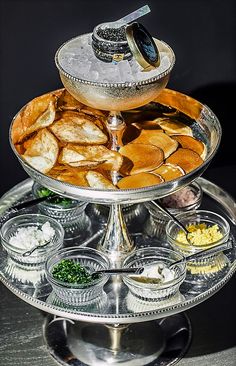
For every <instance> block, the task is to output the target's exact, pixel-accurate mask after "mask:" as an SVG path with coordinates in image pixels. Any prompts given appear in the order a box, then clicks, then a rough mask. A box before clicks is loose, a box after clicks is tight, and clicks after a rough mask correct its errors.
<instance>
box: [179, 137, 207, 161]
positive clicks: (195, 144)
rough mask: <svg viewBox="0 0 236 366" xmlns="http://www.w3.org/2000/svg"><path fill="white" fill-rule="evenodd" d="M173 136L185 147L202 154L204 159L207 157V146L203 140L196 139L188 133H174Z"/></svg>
mask: <svg viewBox="0 0 236 366" xmlns="http://www.w3.org/2000/svg"><path fill="white" fill-rule="evenodd" d="M172 138H173V139H174V140H176V141H177V142H178V143H179V144H180V146H181V147H183V148H184V149H190V150H193V151H195V152H196V153H197V154H198V155H200V156H201V158H202V159H205V157H206V154H207V148H206V145H205V144H204V143H203V142H202V141H199V140H196V139H195V138H193V137H191V136H186V135H176V136H175V135H173V136H172Z"/></svg>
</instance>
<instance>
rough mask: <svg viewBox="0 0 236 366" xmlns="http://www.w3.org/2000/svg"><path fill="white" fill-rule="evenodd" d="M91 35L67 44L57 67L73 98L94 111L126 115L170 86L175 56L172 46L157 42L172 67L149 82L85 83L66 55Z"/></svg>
mask: <svg viewBox="0 0 236 366" xmlns="http://www.w3.org/2000/svg"><path fill="white" fill-rule="evenodd" d="M88 36H89V35H86V34H84V35H82V36H79V37H76V38H73V39H71V40H69V41H67V42H65V43H64V44H63V45H62V46H61V47H60V48H59V49H58V51H57V53H56V56H55V63H56V66H57V68H58V70H59V74H60V77H61V80H62V83H63V85H64V86H65V88H66V89H67V90H68V92H69V93H70V94H71V95H73V97H74V98H75V99H77V100H79V101H80V102H81V103H84V104H86V105H88V106H90V107H93V108H97V109H102V110H107V111H124V110H127V109H133V108H137V107H139V106H142V105H144V104H147V103H149V102H150V101H151V100H154V99H155V98H156V97H157V95H158V94H159V93H160V92H161V91H162V89H164V88H165V86H166V85H167V83H168V80H169V77H170V72H171V70H172V68H173V67H174V64H175V55H174V52H173V50H172V49H171V47H170V46H169V45H167V44H166V43H165V42H163V41H159V40H157V39H155V42H156V44H157V46H158V49H159V52H164V53H165V54H167V55H168V57H169V67H167V68H166V69H165V70H163V72H161V73H159V74H157V75H156V76H153V77H149V78H148V77H147V79H145V80H140V81H135V82H134V81H130V82H115V81H114V82H97V81H90V80H84V79H82V78H79V77H77V76H75V75H72V72H71V71H69V70H70V68H69V67H68V64H66V66H64V62H63V60H64V58H65V55H66V53H67V52H68V53H69V52H74V51H73V50H74V49H75V48H76V47H79V45H80V43H81V42H83V40H84V39H86V37H88Z"/></svg>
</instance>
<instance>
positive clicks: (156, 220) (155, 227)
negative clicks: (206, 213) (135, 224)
mask: <svg viewBox="0 0 236 366" xmlns="http://www.w3.org/2000/svg"><path fill="white" fill-rule="evenodd" d="M187 187H188V188H190V189H191V191H192V192H193V193H194V194H195V196H196V200H195V201H194V203H191V204H189V205H186V206H183V207H179V208H176V207H175V208H173V207H169V206H168V205H166V204H165V198H163V199H161V200H160V203H161V204H162V206H164V207H165V208H167V209H168V211H170V213H171V214H172V215H178V214H180V213H182V212H188V211H192V210H197V209H198V208H199V207H200V205H201V203H202V196H203V192H202V188H201V187H200V185H199V184H198V183H196V182H192V183H191V184H189V185H188V186H187ZM185 188H186V187H185ZM185 188H183V189H185ZM180 191H181V190H179V191H178V192H180ZM178 192H176V193H174V195H176V194H178ZM171 196H172V195H170V196H168V197H170V198H171ZM157 203H158V201H157ZM146 206H147V208H148V210H149V212H150V217H149V219H148V220H147V221H146V223H145V227H144V233H145V234H146V235H148V236H150V237H158V238H159V239H161V240H166V225H167V224H168V222H169V220H170V218H169V216H167V215H165V214H164V213H162V212H161V211H158V209H157V207H154V206H153V205H150V204H149V203H148V202H147V203H146Z"/></svg>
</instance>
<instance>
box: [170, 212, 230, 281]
mask: <svg viewBox="0 0 236 366" xmlns="http://www.w3.org/2000/svg"><path fill="white" fill-rule="evenodd" d="M177 218H178V219H179V220H180V222H181V223H182V224H183V225H184V226H185V227H187V228H190V227H191V226H192V227H196V226H197V227H199V228H200V226H199V225H205V227H206V228H210V229H211V228H212V230H213V232H212V233H211V234H206V235H211V238H212V239H209V237H207V236H206V237H205V238H204V236H201V239H199V240H200V242H199V244H198V243H195V244H192V245H191V244H189V243H187V242H186V243H185V242H182V241H179V240H177V239H176V238H177V235H178V233H179V232H180V228H179V227H178V225H177V224H176V223H175V222H173V221H169V222H168V224H167V226H166V236H167V240H168V243H169V244H170V246H171V247H172V249H174V250H176V251H178V252H179V253H181V254H182V255H184V256H188V255H191V254H194V253H197V252H199V251H201V250H204V249H209V248H212V247H214V246H216V245H221V244H222V245H223V244H224V243H225V249H227V248H228V247H229V233H230V226H229V224H228V222H227V221H226V220H225V219H224V218H223V217H222V216H220V215H219V214H217V213H215V212H211V211H205V210H196V211H190V212H185V213H181V214H179V215H177ZM214 228H215V230H216V231H217V232H219V233H220V234H221V235H220V236H219V235H218V234H217V235H216V239H215V240H214V235H215V234H214V232H215V230H214ZM196 240H197V239H196ZM227 264H228V259H227V257H226V256H225V255H224V254H223V252H216V253H214V252H212V253H206V254H203V255H202V256H201V257H198V258H197V259H194V260H191V261H190V262H189V263H188V264H187V270H188V271H189V272H190V273H191V274H192V275H196V274H197V275H201V274H202V275H204V278H205V276H207V275H209V276H210V275H211V274H214V273H216V272H218V271H220V270H222V269H223V268H224V267H225V266H226V265H227Z"/></svg>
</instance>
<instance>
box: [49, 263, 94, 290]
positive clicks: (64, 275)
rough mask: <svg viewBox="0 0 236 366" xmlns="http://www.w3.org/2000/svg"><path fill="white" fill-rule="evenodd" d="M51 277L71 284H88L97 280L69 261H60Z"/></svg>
mask: <svg viewBox="0 0 236 366" xmlns="http://www.w3.org/2000/svg"><path fill="white" fill-rule="evenodd" d="M52 276H53V277H54V278H55V279H56V280H59V281H62V282H66V283H73V284H79V285H84V284H90V283H91V282H93V281H94V280H96V279H98V278H99V275H93V276H92V275H91V273H89V272H88V271H87V270H86V269H85V268H84V267H83V266H81V265H80V264H79V263H76V262H74V261H73V260H71V259H62V260H61V261H60V262H59V263H58V264H57V265H56V266H55V267H54V268H53V271H52Z"/></svg>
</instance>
